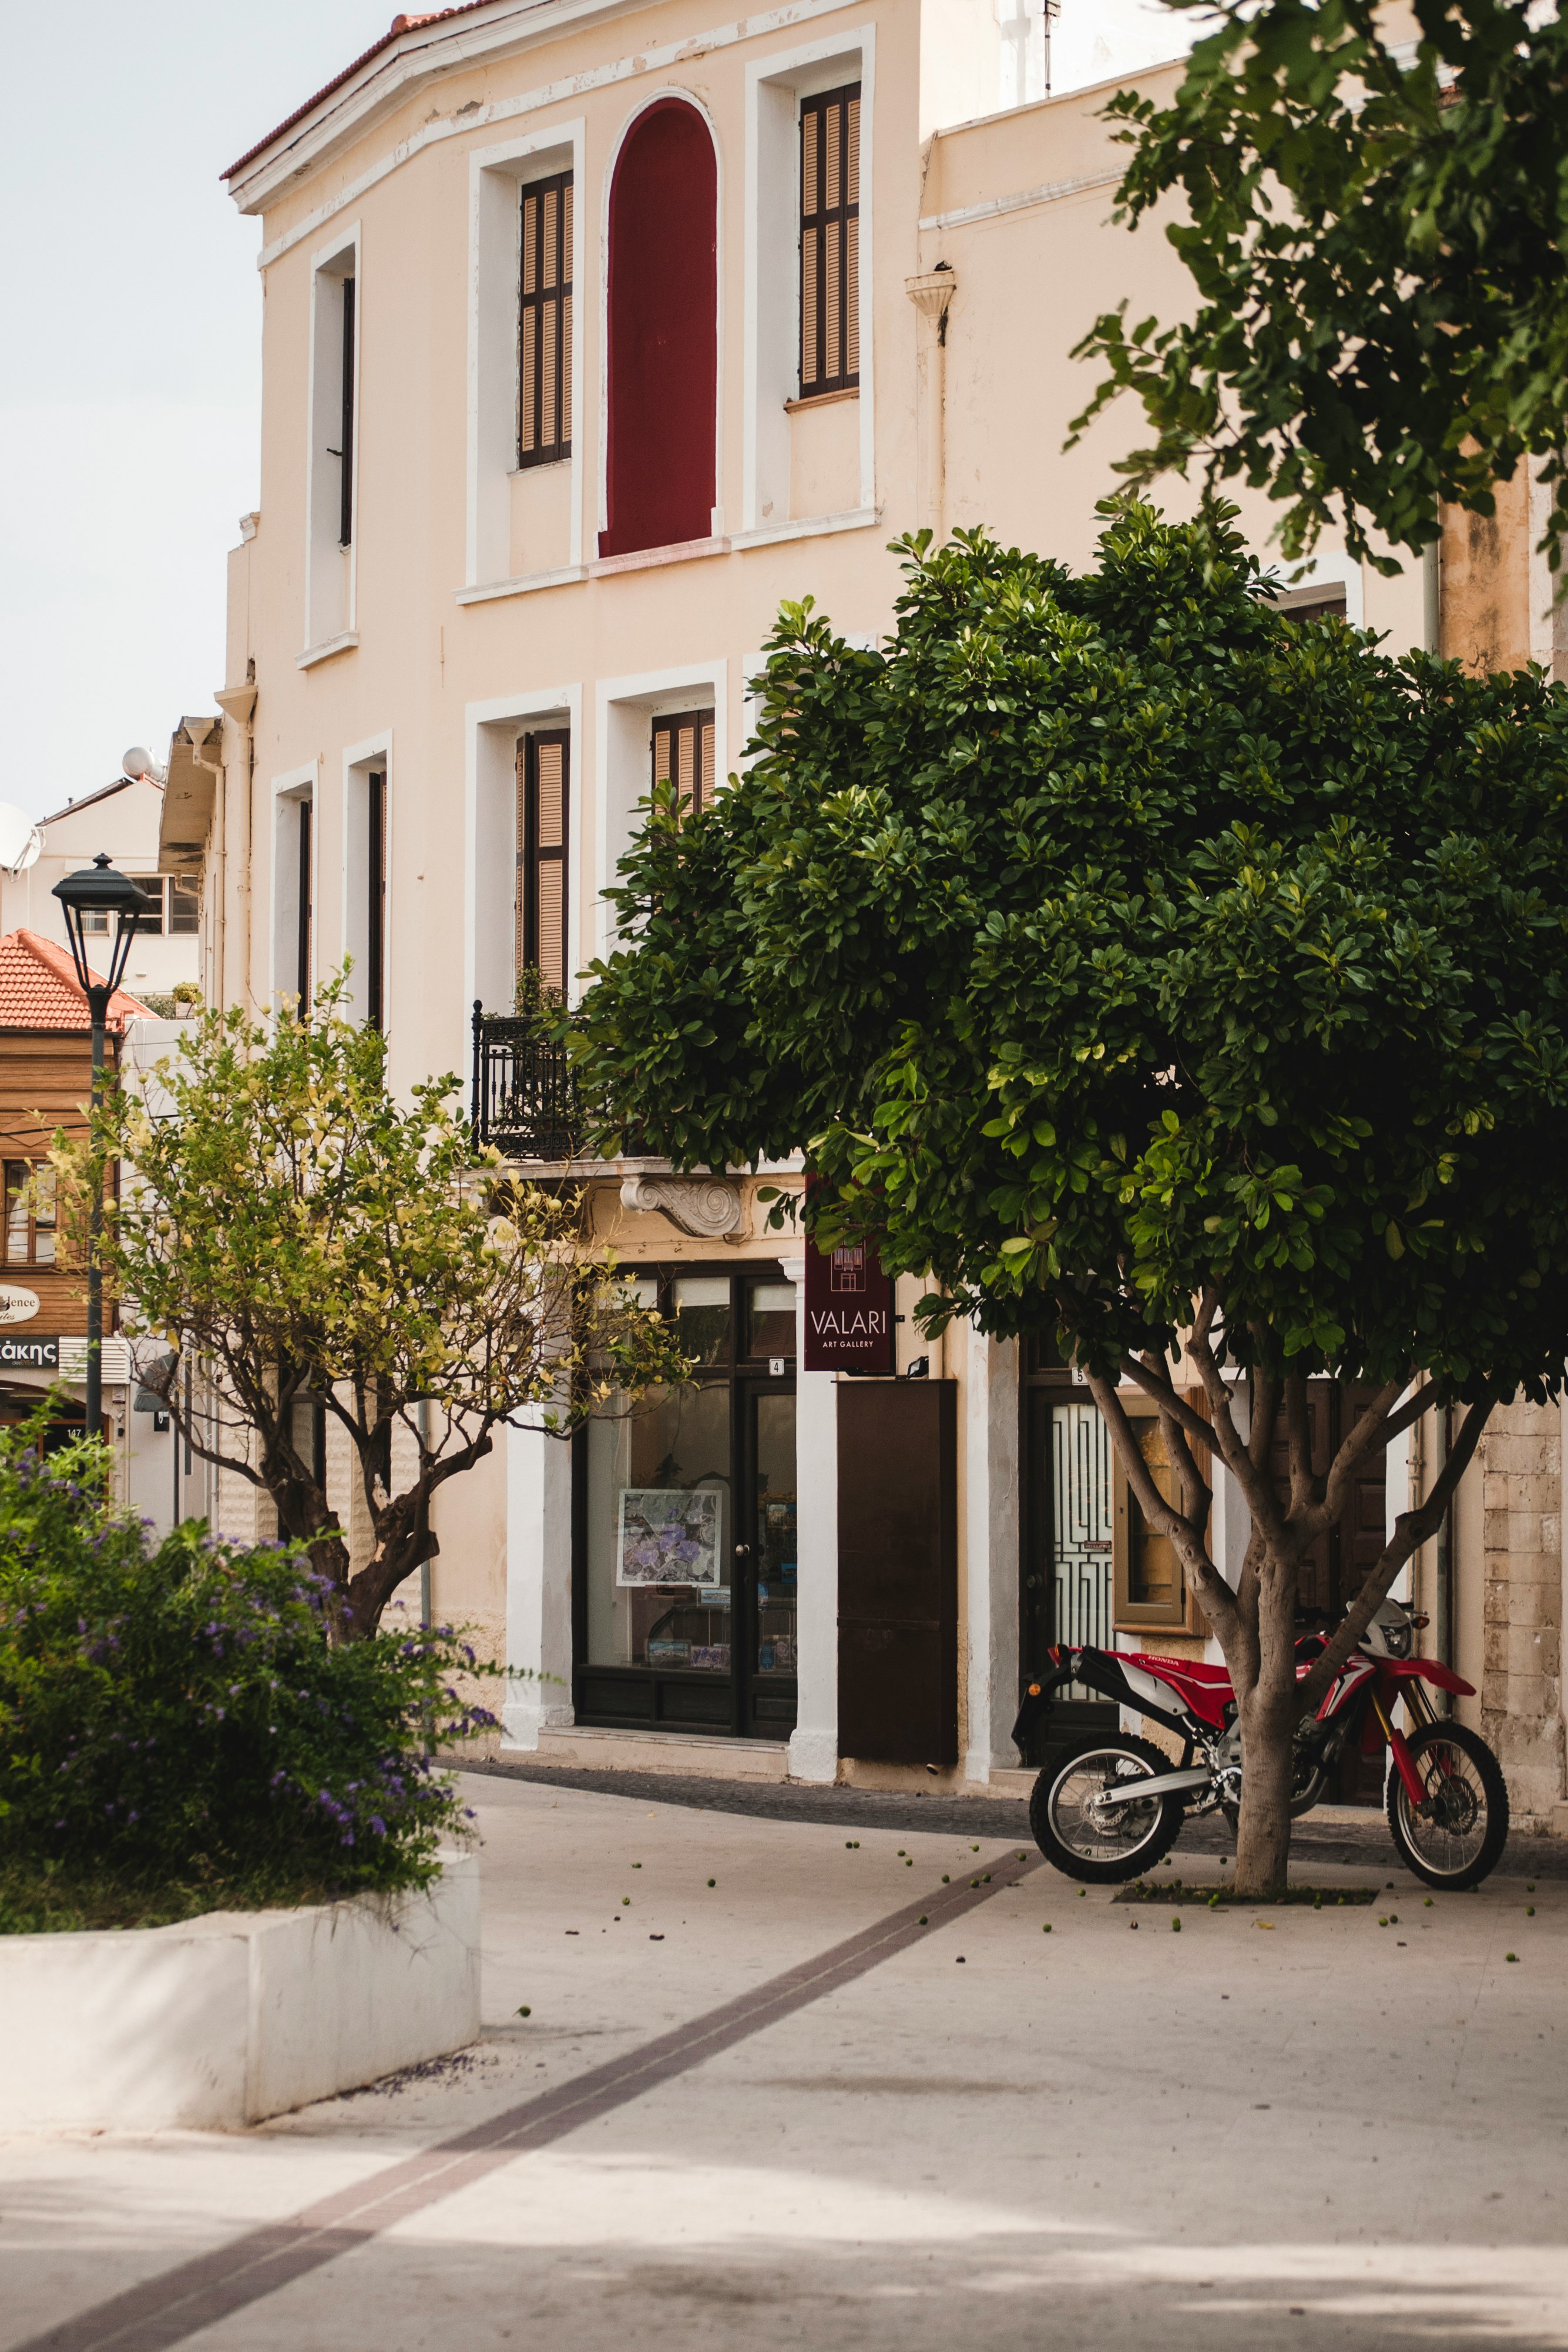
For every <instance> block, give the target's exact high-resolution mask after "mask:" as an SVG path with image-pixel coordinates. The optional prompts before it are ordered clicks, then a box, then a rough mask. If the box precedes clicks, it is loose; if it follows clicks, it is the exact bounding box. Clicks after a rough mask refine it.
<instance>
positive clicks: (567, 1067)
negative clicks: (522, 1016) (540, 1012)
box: [472, 1003, 583, 1164]
mask: <svg viewBox="0 0 1568 2352" xmlns="http://www.w3.org/2000/svg"><path fill="white" fill-rule="evenodd" d="M472 1112H473V1120H474V1141H475V1143H476V1146H479V1147H481V1148H482V1147H483V1146H485V1145H486V1144H493V1145H494V1146H495V1148H496V1150H497V1151H498V1152H500V1154H501V1156H502V1158H503V1159H506V1160H550V1161H553V1162H556V1163H558V1164H559V1163H560V1162H562V1161H565V1160H575V1159H576V1158H577V1156H578V1152H579V1150H580V1144H581V1138H582V1128H583V1120H582V1108H581V1105H580V1101H579V1099H578V1092H577V1081H576V1079H575V1078H574V1077H573V1076H572V1072H571V1064H570V1060H569V1059H568V1057H567V1053H566V1049H565V1047H564V1046H561V1045H552V1044H551V1043H550V1042H549V1039H548V1038H543V1037H541V1036H540V1035H539V1034H538V1024H537V1023H535V1022H532V1021H523V1020H518V1019H517V1018H516V1016H515V1015H513V1014H511V1013H486V1012H485V1011H484V1010H483V1008H482V1006H481V1005H479V1004H477V1003H476V1005H475V1007H474V1094H473V1103H472Z"/></svg>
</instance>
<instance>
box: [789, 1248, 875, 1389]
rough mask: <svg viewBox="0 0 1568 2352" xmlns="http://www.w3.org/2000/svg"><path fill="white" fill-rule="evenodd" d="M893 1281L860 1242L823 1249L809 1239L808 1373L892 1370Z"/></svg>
mask: <svg viewBox="0 0 1568 2352" xmlns="http://www.w3.org/2000/svg"><path fill="white" fill-rule="evenodd" d="M893 1369H894V1354H893V1285H892V1283H891V1282H890V1281H889V1279H888V1277H887V1276H886V1275H885V1274H883V1270H882V1268H881V1266H880V1265H878V1264H877V1262H876V1259H875V1257H874V1256H873V1254H872V1252H871V1251H870V1250H868V1249H862V1248H861V1247H860V1246H859V1245H858V1244H857V1245H856V1246H855V1247H853V1248H850V1249H837V1250H820V1249H817V1248H816V1247H815V1246H814V1245H813V1244H811V1243H810V1241H808V1242H807V1244H806V1360H805V1370H807V1371H809V1372H891V1371H892V1370H893Z"/></svg>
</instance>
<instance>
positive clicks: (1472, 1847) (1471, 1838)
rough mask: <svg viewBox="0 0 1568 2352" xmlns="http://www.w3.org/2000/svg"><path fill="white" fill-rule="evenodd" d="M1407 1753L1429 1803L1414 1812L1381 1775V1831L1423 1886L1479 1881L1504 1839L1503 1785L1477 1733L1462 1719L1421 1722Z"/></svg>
mask: <svg viewBox="0 0 1568 2352" xmlns="http://www.w3.org/2000/svg"><path fill="white" fill-rule="evenodd" d="M1410 1754H1411V1758H1412V1760H1413V1761H1414V1763H1415V1766H1416V1772H1417V1774H1418V1775H1419V1777H1420V1779H1421V1780H1422V1782H1423V1784H1424V1786H1425V1788H1426V1790H1427V1798H1428V1800H1429V1801H1431V1803H1432V1807H1433V1810H1432V1811H1431V1812H1430V1813H1418V1812H1417V1811H1416V1808H1415V1806H1414V1805H1412V1803H1411V1802H1410V1797H1409V1792H1408V1790H1406V1786H1405V1783H1404V1781H1403V1780H1401V1779H1400V1777H1399V1772H1398V1768H1397V1767H1395V1768H1393V1769H1391V1770H1390V1772H1389V1775H1388V1831H1389V1835H1390V1836H1391V1837H1392V1838H1393V1840H1394V1844H1395V1848H1396V1852H1397V1853H1398V1855H1399V1858H1400V1860H1401V1861H1402V1862H1403V1863H1404V1864H1405V1866H1406V1869H1407V1870H1410V1871H1413V1872H1414V1873H1415V1874H1416V1877H1417V1878H1418V1879H1420V1881H1421V1882H1422V1884H1423V1885H1426V1886H1448V1887H1455V1888H1458V1887H1465V1886H1479V1885H1480V1883H1481V1880H1482V1879H1483V1878H1486V1877H1488V1876H1489V1875H1490V1873H1491V1872H1492V1871H1494V1870H1495V1869H1496V1868H1497V1865H1498V1864H1499V1862H1500V1860H1501V1858H1502V1850H1503V1848H1504V1846H1505V1845H1506V1844H1507V1843H1508V1783H1507V1781H1506V1780H1504V1779H1503V1777H1502V1767H1501V1765H1500V1763H1499V1762H1498V1760H1497V1758H1496V1757H1495V1756H1494V1755H1493V1754H1492V1752H1491V1749H1490V1748H1489V1747H1488V1746H1487V1744H1486V1741H1485V1740H1484V1739H1483V1738H1481V1736H1480V1734H1479V1732H1476V1731H1471V1730H1470V1729H1469V1727H1467V1726H1466V1725H1465V1724H1462V1723H1428V1724H1423V1725H1422V1726H1421V1727H1420V1728H1419V1729H1418V1730H1416V1731H1413V1732H1412V1733H1411V1734H1410Z"/></svg>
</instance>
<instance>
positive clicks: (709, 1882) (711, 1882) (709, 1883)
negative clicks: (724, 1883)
mask: <svg viewBox="0 0 1568 2352" xmlns="http://www.w3.org/2000/svg"><path fill="white" fill-rule="evenodd" d="M708 1885H710V1886H716V1885H718V1881H717V1879H716V1878H710V1879H709V1880H708Z"/></svg>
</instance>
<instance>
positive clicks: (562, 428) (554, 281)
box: [517, 172, 571, 466]
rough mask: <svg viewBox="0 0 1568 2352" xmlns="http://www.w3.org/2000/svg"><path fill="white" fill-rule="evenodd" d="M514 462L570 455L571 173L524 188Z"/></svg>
mask: <svg viewBox="0 0 1568 2352" xmlns="http://www.w3.org/2000/svg"><path fill="white" fill-rule="evenodd" d="M522 205H523V216H522V240H521V243H522V253H521V258H522V282H521V289H520V294H519V299H518V311H517V319H518V346H517V463H518V465H519V466H548V465H551V464H553V463H554V461H555V459H556V458H558V457H570V455H571V173H570V172H562V173H559V175H558V177H556V178H555V179H553V180H530V181H529V183H528V185H527V187H525V188H524V190H523V195H522Z"/></svg>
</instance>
